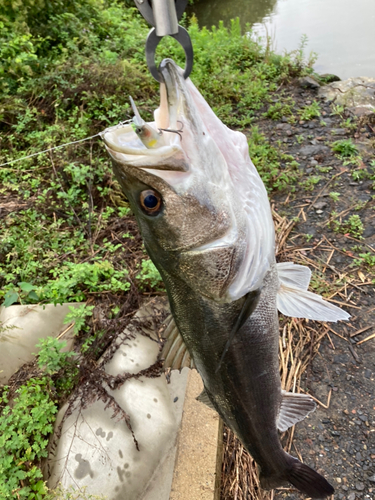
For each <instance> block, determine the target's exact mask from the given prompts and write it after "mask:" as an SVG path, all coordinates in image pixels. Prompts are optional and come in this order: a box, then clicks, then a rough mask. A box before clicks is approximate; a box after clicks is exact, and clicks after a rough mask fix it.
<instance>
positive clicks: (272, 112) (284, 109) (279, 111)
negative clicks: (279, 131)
mask: <svg viewBox="0 0 375 500" xmlns="http://www.w3.org/2000/svg"><path fill="white" fill-rule="evenodd" d="M294 105H295V102H294V101H293V100H292V99H290V98H289V99H287V100H286V102H276V103H275V104H271V105H270V106H269V108H268V110H267V112H266V113H264V114H263V116H265V117H267V118H271V120H280V119H281V118H282V117H283V116H291V115H292V114H293V110H292V107H293V106H294Z"/></svg>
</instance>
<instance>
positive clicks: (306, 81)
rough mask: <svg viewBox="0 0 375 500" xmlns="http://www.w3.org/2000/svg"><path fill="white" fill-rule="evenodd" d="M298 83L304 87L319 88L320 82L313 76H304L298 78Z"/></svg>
mask: <svg viewBox="0 0 375 500" xmlns="http://www.w3.org/2000/svg"><path fill="white" fill-rule="evenodd" d="M298 84H299V86H300V87H302V88H303V89H319V88H320V83H319V82H318V81H317V80H315V78H313V77H312V76H303V77H301V78H299V79H298Z"/></svg>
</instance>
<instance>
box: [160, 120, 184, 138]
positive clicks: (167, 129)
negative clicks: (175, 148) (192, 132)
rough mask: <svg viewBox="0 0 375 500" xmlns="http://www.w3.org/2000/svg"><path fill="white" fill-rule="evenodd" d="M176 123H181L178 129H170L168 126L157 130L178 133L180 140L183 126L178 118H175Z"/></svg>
mask: <svg viewBox="0 0 375 500" xmlns="http://www.w3.org/2000/svg"><path fill="white" fill-rule="evenodd" d="M177 122H178V123H181V128H180V129H178V130H173V129H170V128H159V132H160V133H161V131H162V130H163V131H164V132H173V133H174V134H178V136H179V138H180V141H182V135H181V133H182V131H183V128H184V124H183V123H182V122H181V121H180V120H177Z"/></svg>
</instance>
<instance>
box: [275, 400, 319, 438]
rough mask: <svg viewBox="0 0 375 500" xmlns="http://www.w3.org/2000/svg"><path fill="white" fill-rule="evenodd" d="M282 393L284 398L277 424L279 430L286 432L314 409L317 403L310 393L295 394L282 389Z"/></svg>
mask: <svg viewBox="0 0 375 500" xmlns="http://www.w3.org/2000/svg"><path fill="white" fill-rule="evenodd" d="M281 393H282V400H281V405H280V411H279V415H278V417H277V421H276V425H277V428H278V429H279V431H281V432H284V431H286V430H287V429H289V427H292V425H294V424H296V423H297V422H300V421H301V420H303V419H304V418H305V417H306V416H307V415H308V414H309V413H310V412H312V411H314V410H315V408H316V404H315V402H314V400H313V399H312V397H311V396H309V395H308V394H294V393H292V392H286V391H281Z"/></svg>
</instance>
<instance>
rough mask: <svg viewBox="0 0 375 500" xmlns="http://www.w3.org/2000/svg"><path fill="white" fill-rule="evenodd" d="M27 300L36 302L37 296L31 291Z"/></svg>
mask: <svg viewBox="0 0 375 500" xmlns="http://www.w3.org/2000/svg"><path fill="white" fill-rule="evenodd" d="M27 298H28V299H31V300H37V301H39V297H38V296H37V294H36V293H35V292H34V291H31V292H30V293H29V294H28V296H27Z"/></svg>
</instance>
